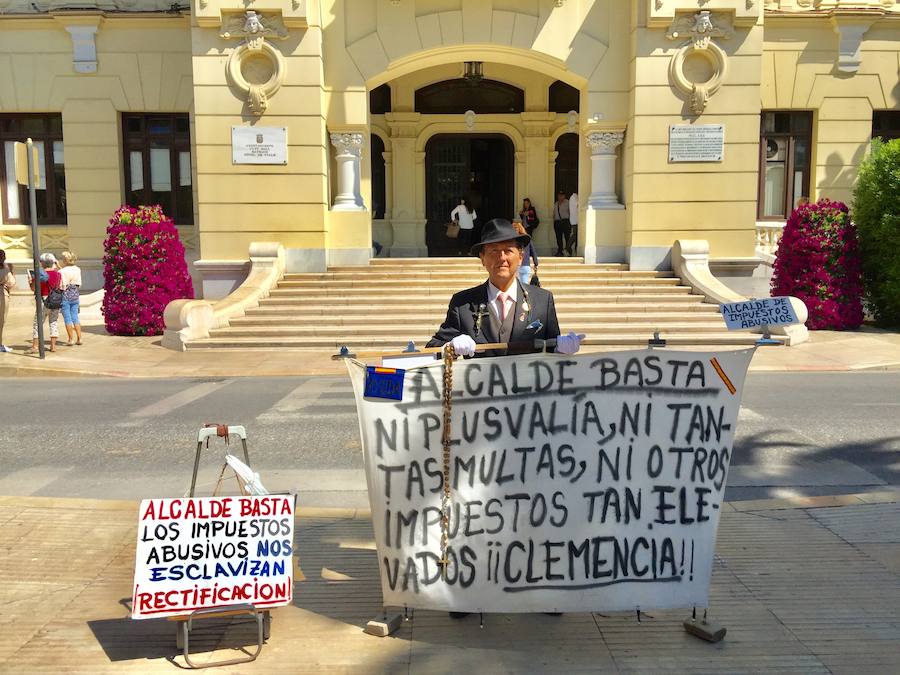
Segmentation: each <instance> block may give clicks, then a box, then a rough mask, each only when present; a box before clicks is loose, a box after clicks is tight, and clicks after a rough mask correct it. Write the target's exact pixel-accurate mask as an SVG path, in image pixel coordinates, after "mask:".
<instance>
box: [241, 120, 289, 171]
mask: <svg viewBox="0 0 900 675" xmlns="http://www.w3.org/2000/svg"><path fill="white" fill-rule="evenodd" d="M231 163H232V164H287V128H286V127H231Z"/></svg>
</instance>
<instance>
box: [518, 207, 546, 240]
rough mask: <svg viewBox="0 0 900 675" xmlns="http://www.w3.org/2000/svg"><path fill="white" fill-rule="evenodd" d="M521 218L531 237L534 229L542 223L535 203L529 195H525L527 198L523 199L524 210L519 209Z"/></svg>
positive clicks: (526, 231)
mask: <svg viewBox="0 0 900 675" xmlns="http://www.w3.org/2000/svg"><path fill="white" fill-rule="evenodd" d="M519 219H520V220H521V221H522V225H523V227H524V228H525V234H527V235H528V236H529V237H533V236H534V231H535V230H536V229H537V226H538V225H540V224H541V221H540V218H538V215H537V210H536V209H535V208H534V205H533V204H532V203H531V200H530V199H529V198H528V197H525V199H523V200H522V210H521V211H519Z"/></svg>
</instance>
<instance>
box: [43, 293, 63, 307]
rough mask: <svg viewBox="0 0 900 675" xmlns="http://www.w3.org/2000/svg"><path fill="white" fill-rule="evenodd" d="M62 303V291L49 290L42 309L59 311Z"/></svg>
mask: <svg viewBox="0 0 900 675" xmlns="http://www.w3.org/2000/svg"><path fill="white" fill-rule="evenodd" d="M62 303H63V290H62V289H61V288H51V289H50V292H49V293H47V297H46V298H44V307H46V308H47V309H59V308H61V307H62Z"/></svg>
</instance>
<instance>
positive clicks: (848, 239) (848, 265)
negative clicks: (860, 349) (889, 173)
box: [772, 199, 863, 330]
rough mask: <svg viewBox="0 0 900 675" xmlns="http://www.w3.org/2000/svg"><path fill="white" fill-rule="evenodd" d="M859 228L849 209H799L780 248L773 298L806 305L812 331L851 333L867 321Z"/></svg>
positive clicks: (821, 205)
mask: <svg viewBox="0 0 900 675" xmlns="http://www.w3.org/2000/svg"><path fill="white" fill-rule="evenodd" d="M862 294H863V288H862V280H861V272H860V258H859V242H858V240H857V237H856V226H855V225H854V224H853V222H852V221H851V220H850V214H849V213H848V209H847V205H846V204H844V203H843V202H832V201H829V200H827V199H820V200H819V201H818V202H816V203H815V204H803V205H801V206H799V207H797V208H796V209H795V210H794V212H793V213H792V214H791V216H790V218H788V221H787V224H786V225H785V227H784V234H783V235H782V237H781V242H780V243H779V244H778V253H777V254H776V256H775V265H774V272H773V275H772V295H793V296H795V297H798V298H800V299H801V300H803V302H805V303H806V307H807V308H808V309H809V320H808V321H807V322H806V325H807V327H808V328H811V329H828V330H846V329H852V328H858V327H859V326H860V324H862V321H863V309H862Z"/></svg>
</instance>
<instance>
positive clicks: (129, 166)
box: [122, 113, 194, 225]
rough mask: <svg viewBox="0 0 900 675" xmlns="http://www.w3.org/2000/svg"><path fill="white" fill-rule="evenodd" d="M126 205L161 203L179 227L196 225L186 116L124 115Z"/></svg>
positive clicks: (187, 118)
mask: <svg viewBox="0 0 900 675" xmlns="http://www.w3.org/2000/svg"><path fill="white" fill-rule="evenodd" d="M122 132H123V136H124V138H123V140H124V143H123V147H124V149H125V165H124V166H125V202H126V203H128V204H130V205H131V206H139V205H141V204H144V205H148V206H149V205H153V204H159V205H160V206H162V208H163V211H164V212H165V214H166V215H167V216H169V217H170V218H171V219H172V220H174V221H175V223H176V224H178V225H193V223H194V192H193V186H192V185H191V183H192V178H191V133H190V118H189V117H188V115H187V113H176V114H156V113H154V114H149V115H142V114H131V113H126V114H123V115H122Z"/></svg>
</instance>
